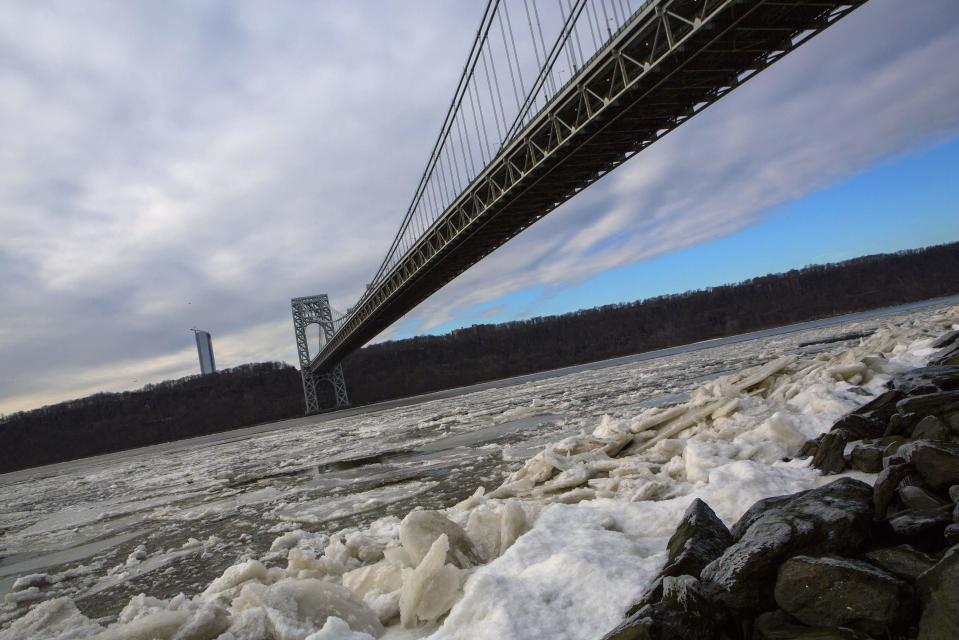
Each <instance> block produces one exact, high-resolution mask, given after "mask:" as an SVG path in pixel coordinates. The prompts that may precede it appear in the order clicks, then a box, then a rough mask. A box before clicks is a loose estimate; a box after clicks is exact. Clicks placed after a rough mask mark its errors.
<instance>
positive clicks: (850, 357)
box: [0, 307, 959, 640]
mask: <svg viewBox="0 0 959 640" xmlns="http://www.w3.org/2000/svg"><path fill="white" fill-rule="evenodd" d="M957 316H959V307H954V308H952V309H946V310H939V311H936V312H931V313H929V314H927V315H925V316H924V317H923V318H922V321H921V322H917V321H916V320H915V318H913V317H909V316H907V317H904V318H903V317H900V318H894V319H892V320H889V321H886V322H884V323H883V324H882V326H881V328H880V329H879V330H878V331H876V332H875V333H874V334H873V335H871V336H870V337H868V338H865V339H863V340H862V341H861V342H860V344H859V345H858V346H856V347H853V348H851V349H848V350H845V351H841V352H837V353H825V352H824V353H820V354H819V355H816V356H813V355H810V356H806V357H795V356H786V357H782V358H776V359H772V360H771V361H769V362H767V363H765V364H764V365H762V366H760V367H756V368H753V369H750V370H746V371H743V372H740V373H736V374H732V375H728V376H724V377H722V378H719V379H716V380H712V381H710V382H707V383H706V384H704V385H702V386H701V387H700V388H699V389H698V390H696V391H695V392H694V393H693V394H692V396H691V397H690V399H689V401H688V402H685V403H682V404H677V405H674V406H666V407H653V408H648V409H645V410H642V411H638V412H637V413H636V415H634V416H632V417H629V418H627V419H618V420H617V419H612V418H609V417H604V418H603V419H602V420H600V421H599V423H598V424H596V425H595V426H594V429H593V430H592V432H589V433H587V432H583V433H580V434H579V435H575V436H571V437H568V438H566V439H564V440H562V441H559V442H555V443H552V444H550V445H548V446H546V447H545V448H544V450H543V451H541V452H540V453H538V454H537V455H535V456H533V457H532V458H530V459H529V460H528V461H527V462H526V463H525V464H524V465H523V466H522V468H520V469H518V470H517V471H515V472H514V473H512V474H511V475H510V476H509V477H507V478H506V480H505V482H503V484H501V485H500V486H499V487H495V488H492V487H491V488H490V490H489V491H486V490H485V489H483V488H480V489H478V490H477V492H476V494H474V496H473V497H471V498H469V499H467V500H465V501H463V502H461V503H460V504H458V505H456V506H454V507H451V508H450V509H448V510H446V511H442V512H434V511H414V512H412V513H411V514H409V515H407V516H406V517H405V518H404V519H403V520H402V521H401V520H400V519H398V518H395V517H387V518H382V519H380V520H377V521H376V522H374V523H373V524H372V525H371V526H369V527H368V528H366V529H363V530H356V529H350V530H345V531H342V532H339V533H338V534H336V535H333V536H327V535H325V534H320V533H316V534H313V533H306V532H300V531H297V532H293V533H287V534H285V535H284V536H282V537H281V538H278V539H277V542H276V543H274V547H273V550H272V551H271V552H270V553H268V554H267V555H266V556H264V557H263V558H260V559H250V560H246V561H244V562H242V563H240V564H237V565H234V566H232V567H230V568H228V569H227V570H226V571H225V572H224V573H223V575H222V576H221V577H219V578H217V579H216V580H214V581H213V582H212V583H210V584H209V586H207V588H206V589H205V590H204V591H202V592H201V593H198V594H195V595H192V596H187V595H181V596H178V597H176V598H173V599H171V600H160V599H156V598H151V597H149V596H145V595H141V596H137V597H135V598H133V599H132V600H131V601H130V603H129V605H128V606H127V607H126V608H125V609H124V611H123V612H122V613H121V614H120V616H119V619H118V620H117V622H116V623H114V624H112V625H109V626H108V627H106V628H104V627H103V626H101V625H100V624H98V623H97V622H95V621H91V620H89V619H88V618H86V617H85V616H83V615H82V614H81V613H80V612H79V611H78V610H77V608H76V606H75V605H74V604H73V602H72V601H71V600H70V599H69V598H58V599H54V600H49V601H47V602H44V603H42V604H39V605H37V606H36V607H34V608H33V609H32V610H31V612H30V613H28V614H27V615H26V616H24V617H23V618H21V619H19V620H17V621H15V622H14V623H13V624H12V625H11V626H10V627H9V628H8V629H7V630H5V631H3V632H0V640H13V639H14V638H17V639H19V638H50V639H57V640H74V639H86V638H97V639H99V640H109V639H113V638H128V639H132V638H177V639H179V640H190V639H194V640H198V639H212V638H220V640H260V639H263V638H272V639H275V640H331V639H336V638H344V639H351V640H365V639H366V638H371V637H376V638H387V639H394V640H396V639H400V638H422V637H430V638H437V639H440V638H457V639H463V640H466V639H477V640H478V639H486V638H489V639H494V638H495V639H497V640H498V639H514V638H515V639H525V638H530V639H532V638H542V637H554V638H568V639H580V638H583V639H587V638H598V637H601V636H602V634H603V633H605V632H606V631H607V630H609V629H610V628H612V627H613V626H614V625H615V624H616V623H617V622H618V621H619V620H620V619H621V618H622V615H623V613H624V611H625V610H626V609H627V607H628V606H629V605H630V604H631V603H632V602H633V601H634V600H635V599H636V598H637V597H638V596H639V595H640V594H641V593H642V591H643V589H644V587H645V586H646V584H647V583H648V581H649V579H650V578H651V577H652V576H653V575H654V574H655V572H656V571H658V569H659V568H660V567H661V565H662V563H663V561H664V560H665V555H666V554H665V546H666V541H667V539H668V537H669V536H670V535H671V534H672V532H673V530H674V529H675V527H676V524H677V523H678V521H679V519H680V518H681V516H682V514H683V512H684V511H685V509H686V507H687V506H688V505H689V503H690V502H691V501H692V500H693V499H694V498H701V499H703V500H704V501H706V502H707V503H708V504H709V505H710V506H711V507H712V508H713V509H714V510H715V511H716V513H717V515H719V517H720V518H722V519H723V520H724V521H725V522H726V523H727V525H731V524H732V523H733V522H735V520H737V519H738V518H739V517H740V516H741V515H742V513H743V512H744V511H745V510H746V509H747V508H748V507H749V506H751V505H752V504H753V503H754V502H755V501H756V500H759V499H761V498H764V497H768V496H771V495H780V494H784V493H791V492H795V491H800V490H803V489H808V488H812V487H815V486H818V485H820V484H823V483H825V482H827V481H829V480H832V479H833V478H832V477H829V478H824V477H822V476H821V475H820V474H819V473H818V472H817V471H815V470H813V469H810V468H809V464H808V460H791V459H790V457H791V456H793V455H795V453H796V451H797V450H798V449H799V447H800V446H801V445H802V444H803V442H805V441H806V440H807V439H809V438H812V437H815V436H816V435H818V434H820V433H823V432H825V431H827V430H828V429H829V427H830V426H831V425H832V424H833V422H835V420H836V419H838V418H839V417H840V416H841V415H843V414H845V413H847V412H849V411H851V410H852V409H854V408H856V407H857V406H859V405H861V404H863V403H865V402H867V401H868V400H869V399H870V398H872V397H874V396H875V395H877V394H878V393H880V392H881V390H883V385H884V384H885V382H886V381H887V380H888V379H889V376H890V375H892V374H894V373H896V372H898V371H903V370H906V369H909V368H912V367H915V366H921V365H922V364H923V363H924V362H925V361H926V360H927V359H928V357H929V355H930V354H931V353H933V350H932V349H931V348H930V347H929V344H930V342H931V340H932V338H933V337H935V336H936V335H938V334H939V333H941V332H942V331H944V330H946V329H948V328H950V327H952V326H955V325H954V324H953V323H954V322H955V321H956V318H957ZM859 476H860V477H861V478H862V479H866V480H870V477H869V476H862V474H859ZM318 549H321V551H318ZM34 579H35V580H39V578H34ZM24 587H25V589H29V588H35V587H31V586H29V585H24Z"/></svg>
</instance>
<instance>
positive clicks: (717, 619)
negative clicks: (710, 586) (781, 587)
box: [603, 576, 725, 640]
mask: <svg viewBox="0 0 959 640" xmlns="http://www.w3.org/2000/svg"><path fill="white" fill-rule="evenodd" d="M724 622H725V620H724V614H723V611H722V610H721V609H719V608H717V607H716V605H715V604H714V603H713V602H711V601H710V600H709V598H707V597H706V596H705V595H704V594H703V592H702V587H701V585H700V583H699V581H698V580H697V579H696V578H694V577H692V576H679V577H673V576H667V577H665V578H663V579H662V589H661V594H660V599H659V601H658V602H655V603H652V604H648V605H646V606H644V607H642V608H641V609H640V610H639V611H637V612H636V613H634V614H632V615H630V616H629V617H628V618H626V620H624V621H623V622H622V623H621V624H620V625H619V626H617V627H616V628H615V629H613V630H612V631H610V632H609V633H607V634H606V635H605V636H603V640H692V639H693V638H697V639H698V638H702V639H703V640H719V639H720V638H722V637H724V636H723V635H722V629H723V628H724V626H725V624H724Z"/></svg>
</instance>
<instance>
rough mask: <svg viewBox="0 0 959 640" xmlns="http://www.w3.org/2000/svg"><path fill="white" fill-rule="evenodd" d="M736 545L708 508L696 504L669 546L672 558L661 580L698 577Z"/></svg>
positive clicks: (691, 507) (681, 523)
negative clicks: (728, 548)
mask: <svg viewBox="0 0 959 640" xmlns="http://www.w3.org/2000/svg"><path fill="white" fill-rule="evenodd" d="M732 543H733V537H732V534H730V533H729V529H727V528H726V525H725V524H723V521H722V520H720V519H719V518H718V517H717V516H716V514H715V513H714V512H713V510H712V509H710V508H709V505H708V504H706V503H705V502H703V501H702V500H699V499H698V498H697V499H696V500H693V502H692V504H690V505H689V508H687V509H686V513H685V514H684V515H683V519H682V520H681V521H680V523H679V526H678V527H676V531H675V532H674V533H673V535H672V537H671V538H670V539H669V543H668V544H667V545H666V547H667V549H668V550H669V555H668V558H667V560H666V566H665V567H663V570H662V571H660V574H659V575H660V576H683V575H686V576H695V577H697V578H698V577H699V573H700V572H701V571H702V570H703V567H705V566H706V565H707V564H709V563H710V562H712V561H713V560H715V559H716V558H718V557H719V556H720V555H722V553H723V551H725V550H726V547H728V546H729V545H731V544H732Z"/></svg>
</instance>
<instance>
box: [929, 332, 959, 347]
mask: <svg viewBox="0 0 959 640" xmlns="http://www.w3.org/2000/svg"><path fill="white" fill-rule="evenodd" d="M957 340H959V329H955V330H953V331H948V332H946V333H944V334H942V335H941V336H939V337H938V338H936V339H935V340H933V341H932V344H930V345H929V346H930V347H932V348H933V349H942V348H943V347H948V346H949V345H951V344H952V343H954V342H956V341H957Z"/></svg>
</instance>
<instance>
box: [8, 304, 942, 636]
mask: <svg viewBox="0 0 959 640" xmlns="http://www.w3.org/2000/svg"><path fill="white" fill-rule="evenodd" d="M957 302H959V297H954V298H951V299H948V300H944V301H939V303H951V304H955V303H957ZM922 307H923V305H910V306H908V307H900V308H896V309H887V310H883V311H880V312H871V313H865V314H856V315H853V316H846V317H843V318H834V319H829V320H824V321H818V322H814V323H807V324H803V325H795V326H791V327H785V328H782V329H775V330H769V331H764V332H758V333H755V334H748V335H744V336H738V337H734V338H728V339H722V340H714V341H709V342H706V343H698V344H695V345H688V346H685V347H678V348H674V349H667V350H663V351H659V352H654V353H650V354H643V355H639V356H630V357H627V358H620V359H616V360H610V361H605V362H602V363H594V364H590V365H583V366H577V367H571V368H567V369H562V370H556V371H552V372H547V373H542V374H535V375H531V376H523V377H520V378H514V379H510V380H505V381H499V382H494V383H486V384H481V385H475V386H473V387H468V388H463V389H456V390H451V391H446V392H441V393H436V394H430V395H427V396H421V397H418V398H411V399H405V400H401V401H395V402H389V403H383V404H380V405H375V406H372V407H360V408H356V409H351V410H347V411H342V412H337V413H335V414H327V415H324V416H319V417H316V416H314V417H310V418H302V419H297V420H289V421H285V422H282V423H274V424H270V425H260V426H258V427H252V428H249V429H244V430H239V431H233V432H229V433H226V434H217V435H212V436H206V437H201V438H194V439H191V440H185V441H180V442H175V443H168V444H163V445H157V446H154V447H148V448H144V449H139V450H135V451H130V452H121V453H116V454H110V455H106V456H100V457H97V458H90V459H86V460H81V461H75V462H69V463H62V464H58V465H51V466H48V467H42V468H37V469H30V470H25V471H20V472H15V473H10V474H5V475H2V476H0V498H2V499H0V534H2V542H0V595H3V594H7V593H8V592H9V591H10V590H11V587H12V585H13V583H14V581H15V580H16V579H17V578H18V577H19V576H24V575H28V574H45V575H46V576H47V578H46V582H47V584H41V585H40V586H41V588H40V590H39V592H37V591H36V590H35V591H34V592H32V593H29V594H28V593H26V592H22V591H21V592H18V593H21V594H23V595H25V596H26V597H25V598H22V599H21V598H20V596H19V595H18V593H10V594H9V596H10V597H8V598H7V600H8V602H7V604H5V605H4V608H3V609H2V610H0V626H2V625H3V624H6V623H9V621H10V620H12V619H13V618H15V617H17V616H19V615H21V614H22V613H23V612H24V611H25V610H26V608H27V607H29V606H30V605H32V604H35V603H36V602H37V601H39V600H42V599H48V598H51V597H54V596H59V595H69V596H71V597H72V598H73V599H74V600H75V601H76V603H77V605H78V606H79V607H80V609H81V610H82V611H83V612H84V613H85V614H86V615H87V616H89V617H93V618H106V619H109V618H110V617H113V616H116V614H117V613H118V612H119V610H120V609H121V608H122V607H123V606H124V605H125V604H126V602H127V601H128V600H129V598H130V596H132V595H135V594H138V593H141V592H145V593H149V594H151V595H153V596H157V597H162V598H169V597H172V596H174V595H176V594H177V593H180V592H187V593H195V592H197V591H201V590H202V589H203V588H204V586H206V585H207V584H209V583H210V581H211V580H212V579H213V578H215V577H216V576H218V575H219V574H220V573H221V572H222V571H223V569H224V568H226V567H228V566H230V565H233V564H235V563H237V562H238V561H240V560H242V559H244V558H261V557H263V556H264V555H265V554H267V552H268V551H269V549H270V545H271V543H272V542H273V541H274V539H276V538H277V537H278V536H279V535H281V534H282V533H284V532H287V531H293V530H297V529H304V530H307V531H324V532H330V533H332V532H335V531H338V530H341V529H343V528H345V527H357V526H365V525H366V524H368V523H370V522H372V521H374V520H376V519H378V518H381V517H383V516H385V515H397V516H399V517H402V516H403V515H405V514H406V513H407V512H409V511H410V510H411V509H413V508H414V507H415V506H422V507H425V508H427V509H439V508H443V507H448V506H450V505H452V504H454V503H456V502H458V501H460V500H463V499H464V498H466V497H467V496H469V495H470V494H472V493H473V490H474V489H475V488H476V487H477V486H480V485H484V486H486V487H488V488H492V487H495V486H497V485H499V484H500V482H501V481H502V480H503V478H504V477H505V476H506V475H508V474H509V473H511V472H513V471H515V470H516V469H517V468H519V466H520V465H521V464H522V462H523V461H525V460H526V459H527V458H529V457H530V456H531V455H532V454H534V453H535V452H537V451H538V450H539V449H541V448H542V446H543V445H544V444H545V443H547V442H553V441H556V440H559V439H561V438H563V437H565V436H567V435H572V434H576V433H579V432H580V431H581V430H586V431H592V429H593V428H594V427H595V425H596V424H597V423H599V422H600V421H601V419H602V417H603V416H604V415H608V416H610V417H611V418H612V419H627V418H629V417H630V416H635V415H636V414H637V412H638V411H640V410H641V409H642V408H644V407H650V406H656V405H667V404H672V403H676V402H681V401H684V400H686V399H687V398H688V396H687V394H688V393H689V392H690V391H691V390H692V389H694V388H696V387H698V386H700V385H702V384H703V382H705V381H708V380H711V379H713V378H715V377H718V376H720V375H722V374H725V373H728V372H731V371H738V370H741V369H744V368H746V367H750V366H754V365H757V364H760V363H764V362H768V361H770V360H771V359H774V358H777V357H780V356H783V355H792V354H799V355H802V354H811V353H816V352H819V351H831V350H841V349H843V348H846V347H848V346H849V345H850V344H855V343H857V342H858V338H857V337H852V336H858V335H860V334H868V333H869V332H871V331H872V330H874V328H875V326H876V324H877V322H878V320H879V318H881V317H887V316H890V315H896V316H907V315H908V314H910V313H914V312H916V311H915V310H917V309H920V308H922Z"/></svg>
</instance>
